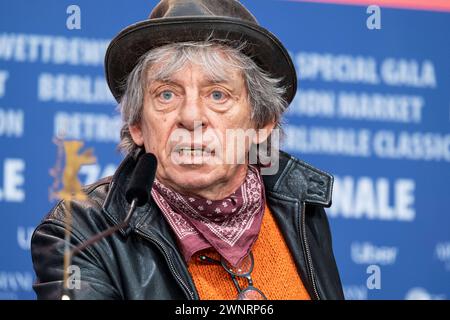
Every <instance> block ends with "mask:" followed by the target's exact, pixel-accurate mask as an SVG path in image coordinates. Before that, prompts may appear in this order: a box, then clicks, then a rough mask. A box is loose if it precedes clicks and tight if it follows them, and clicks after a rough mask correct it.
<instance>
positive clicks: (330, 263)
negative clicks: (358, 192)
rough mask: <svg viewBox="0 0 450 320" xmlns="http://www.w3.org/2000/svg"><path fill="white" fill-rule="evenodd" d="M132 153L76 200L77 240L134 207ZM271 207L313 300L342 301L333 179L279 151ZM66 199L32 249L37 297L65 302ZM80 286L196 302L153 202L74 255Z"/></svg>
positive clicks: (83, 292)
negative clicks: (129, 193)
mask: <svg viewBox="0 0 450 320" xmlns="http://www.w3.org/2000/svg"><path fill="white" fill-rule="evenodd" d="M135 163H136V159H135V157H132V156H128V157H127V158H126V159H125V160H124V161H123V162H122V163H121V165H120V166H119V168H118V169H117V171H116V173H115V175H114V176H113V177H112V178H111V177H109V178H105V179H103V180H100V181H98V182H97V183H95V184H93V185H91V186H89V187H87V188H86V190H85V191H86V193H87V194H88V197H87V200H83V201H72V202H71V203H70V210H71V211H72V213H73V224H72V233H71V234H72V239H71V244H72V245H78V244H80V243H82V242H83V241H85V240H86V239H88V238H89V237H91V236H93V235H95V234H97V233H99V232H101V231H103V230H105V229H107V228H109V227H111V226H112V225H117V224H118V223H120V222H121V221H123V219H124V218H125V215H126V213H127V211H128V208H129V205H128V203H127V201H126V200H125V196H124V189H125V186H127V183H128V179H129V177H130V174H131V172H132V170H133V168H134V166H135ZM263 179H264V185H265V188H266V198H267V204H268V205H269V207H270V210H271V211H272V213H273V215H274V217H275V218H276V221H277V222H278V226H279V228H280V230H281V231H282V233H283V235H284V238H285V240H286V243H287V245H288V247H289V249H290V250H291V253H292V255H293V257H294V260H295V264H296V266H297V269H298V272H299V274H300V276H301V279H302V280H303V283H304V285H305V287H306V289H307V290H308V292H309V294H310V296H311V297H312V298H313V299H343V298H344V296H343V293H342V286H341V281H340V278H339V273H338V270H337V267H336V262H335V259H334V255H333V251H332V241H331V234H330V229H329V225H328V221H327V217H326V214H325V210H324V209H323V208H324V207H328V206H330V205H331V189H332V184H333V177H332V176H331V175H329V174H327V173H324V172H322V171H320V170H318V169H316V168H314V167H312V166H310V165H308V164H306V163H304V162H302V161H299V160H297V159H295V158H293V157H292V156H290V155H288V154H286V153H281V154H280V170H278V173H277V174H275V175H273V176H267V175H266V176H263ZM68 209H69V206H68V203H67V202H60V203H58V205H56V207H55V208H54V209H53V210H52V211H51V212H50V213H49V215H48V216H47V217H46V218H45V219H44V220H43V221H42V223H41V224H40V225H39V226H38V227H37V228H36V230H35V232H34V234H33V237H32V241H31V253H32V258H33V265H34V269H35V272H36V275H37V280H36V283H35V284H34V285H33V288H34V290H35V292H36V294H37V297H38V299H60V297H61V288H62V282H63V280H62V279H63V254H64V243H65V240H64V229H65V228H66V225H65V222H64V221H65V216H66V212H67V210H68ZM72 265H76V266H78V267H79V268H80V272H81V274H80V276H81V277H80V278H81V286H80V288H79V289H74V290H72V295H73V297H74V298H75V299H199V296H198V293H197V291H196V288H195V285H194V283H193V281H192V278H191V276H190V274H189V271H188V269H187V266H186V263H185V261H184V260H183V258H182V256H181V255H180V251H179V250H178V248H177V244H176V240H175V236H174V234H173V232H172V230H171V227H170V225H169V224H168V223H167V222H166V220H165V219H164V217H163V215H162V214H161V212H160V211H159V208H158V207H157V206H156V204H155V203H154V202H153V201H151V202H150V203H147V204H146V205H145V206H143V207H140V208H138V209H137V210H136V211H135V213H134V215H133V217H132V219H131V223H130V227H129V228H127V229H126V230H123V229H121V230H120V231H119V232H116V233H115V234H113V235H112V236H109V237H107V238H104V239H102V240H101V241H99V242H97V243H96V244H94V245H92V246H90V247H88V248H86V249H85V250H84V251H82V252H81V253H79V254H77V255H76V256H74V258H73V260H72Z"/></svg>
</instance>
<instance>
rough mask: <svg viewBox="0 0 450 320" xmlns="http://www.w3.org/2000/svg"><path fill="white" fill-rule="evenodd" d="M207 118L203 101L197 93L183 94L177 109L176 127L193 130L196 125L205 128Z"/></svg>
mask: <svg viewBox="0 0 450 320" xmlns="http://www.w3.org/2000/svg"><path fill="white" fill-rule="evenodd" d="M206 126H207V119H206V115H205V109H204V105H203V101H202V99H201V97H200V95H199V94H198V93H190V94H187V95H186V96H185V99H184V101H183V104H182V106H181V108H180V109H179V114H178V127H180V128H184V129H187V130H190V131H194V130H195V129H197V128H198V127H202V128H206Z"/></svg>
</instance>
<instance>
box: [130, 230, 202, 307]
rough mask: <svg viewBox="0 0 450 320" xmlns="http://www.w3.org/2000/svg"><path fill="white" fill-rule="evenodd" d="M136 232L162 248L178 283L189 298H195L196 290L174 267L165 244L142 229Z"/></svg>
mask: <svg viewBox="0 0 450 320" xmlns="http://www.w3.org/2000/svg"><path fill="white" fill-rule="evenodd" d="M136 232H137V233H138V234H139V235H140V236H142V237H144V238H145V239H147V240H149V241H150V242H152V243H154V244H156V246H157V247H158V248H159V249H160V251H161V252H162V253H163V255H164V258H165V259H166V261H167V264H168V265H169V269H170V272H171V273H172V275H173V276H174V277H175V279H176V280H177V282H178V284H179V285H180V286H181V287H182V288H183V290H184V292H185V293H186V294H187V295H188V298H189V299H191V300H195V294H194V292H192V291H191V290H190V289H189V286H188V285H187V284H186V283H185V282H184V281H183V279H182V278H181V276H180V275H179V273H178V272H177V271H176V269H175V267H174V265H173V263H172V260H171V259H170V256H169V253H168V252H167V250H166V249H165V248H164V245H163V244H162V243H161V242H160V241H158V240H156V239H154V238H152V237H150V236H149V235H147V234H145V233H143V232H141V231H139V230H136Z"/></svg>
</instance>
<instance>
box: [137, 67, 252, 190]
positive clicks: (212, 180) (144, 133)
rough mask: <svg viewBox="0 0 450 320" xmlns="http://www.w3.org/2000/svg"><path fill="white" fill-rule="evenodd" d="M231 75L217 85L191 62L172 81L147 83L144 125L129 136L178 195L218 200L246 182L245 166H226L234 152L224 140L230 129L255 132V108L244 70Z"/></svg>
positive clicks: (162, 180)
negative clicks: (151, 158) (153, 160)
mask: <svg viewBox="0 0 450 320" xmlns="http://www.w3.org/2000/svg"><path fill="white" fill-rule="evenodd" d="M153 67H155V66H153ZM151 70H152V69H150V70H149V73H151ZM227 74H228V78H229V79H227V80H224V81H221V82H214V81H212V80H211V79H210V78H209V77H208V75H207V74H206V73H205V72H204V70H203V69H202V67H201V66H198V65H195V64H189V63H188V64H186V65H185V66H184V67H183V68H182V69H181V70H179V71H177V72H176V73H174V74H172V76H171V77H170V79H169V80H164V81H162V80H154V81H148V86H147V88H146V90H145V96H144V106H143V111H142V120H141V123H140V124H139V125H136V126H131V127H130V131H131V135H132V138H133V140H134V142H135V143H136V144H137V145H140V146H142V145H144V147H145V150H146V151H147V152H151V153H153V154H155V156H156V157H157V159H158V169H157V172H156V176H157V178H158V179H159V180H160V181H161V182H163V183H164V184H166V185H168V186H170V187H171V188H173V189H174V190H177V191H178V192H181V193H184V194H192V195H198V196H203V197H207V198H210V199H212V198H218V199H220V198H221V197H225V196H227V195H228V194H229V193H231V192H233V191H234V190H235V189H236V188H237V187H238V186H239V185H240V184H241V183H242V181H243V179H244V177H245V174H246V170H247V168H246V164H245V163H242V161H231V162H232V163H229V162H230V161H226V159H225V155H229V154H230V152H233V150H230V149H227V148H228V146H227V145H228V144H227V143H225V137H226V131H227V130H230V129H231V130H232V131H233V130H235V129H243V130H248V129H252V128H254V126H253V123H252V121H251V107H250V104H249V102H248V99H247V90H246V86H245V82H244V77H243V75H242V73H241V71H240V70H238V69H230V70H228V71H227ZM207 147H209V149H208V148H207ZM248 147H249V143H246V144H245V147H244V148H245V152H247V151H248ZM214 149H215V152H214ZM233 149H234V148H233ZM210 151H213V152H210ZM235 160H237V159H235ZM236 162H239V163H236ZM222 193H223V194H222Z"/></svg>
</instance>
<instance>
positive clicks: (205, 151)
mask: <svg viewBox="0 0 450 320" xmlns="http://www.w3.org/2000/svg"><path fill="white" fill-rule="evenodd" d="M174 152H176V153H178V155H180V156H183V155H184V156H210V155H213V154H214V151H213V150H211V149H209V148H208V147H206V146H203V145H190V146H186V145H184V146H183V145H181V146H176V147H175V148H174Z"/></svg>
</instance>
